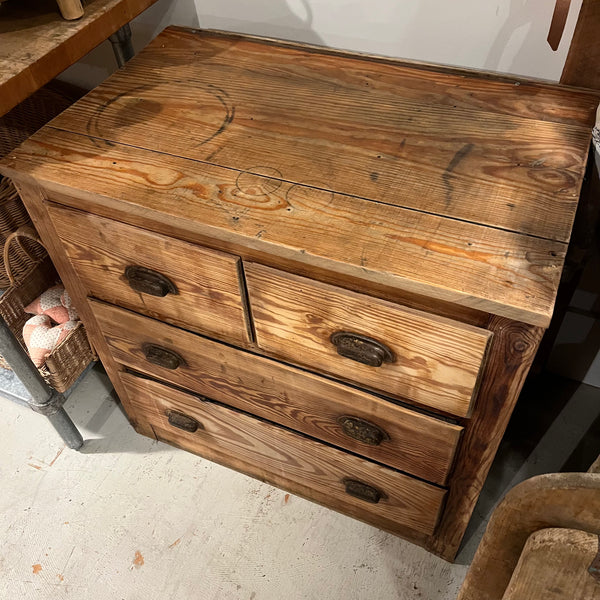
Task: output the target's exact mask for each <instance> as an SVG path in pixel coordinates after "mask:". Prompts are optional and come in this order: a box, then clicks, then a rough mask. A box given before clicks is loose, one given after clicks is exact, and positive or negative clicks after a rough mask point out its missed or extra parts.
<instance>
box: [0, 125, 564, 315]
mask: <svg viewBox="0 0 600 600" xmlns="http://www.w3.org/2000/svg"><path fill="white" fill-rule="evenodd" d="M0 170H2V172H4V173H5V174H7V175H9V176H13V177H17V178H19V177H20V178H24V177H31V176H34V177H35V178H36V180H37V181H39V182H40V183H41V184H42V185H44V187H45V188H46V189H47V193H48V194H49V195H50V197H51V198H54V199H60V201H61V202H69V203H70V204H71V205H74V206H77V207H80V208H82V209H85V210H89V211H91V212H97V213H99V214H102V215H105V216H109V217H111V218H115V219H117V220H125V221H127V222H130V223H136V224H141V223H144V226H146V227H148V228H152V229H154V230H156V231H158V232H161V233H164V234H167V235H175V233H176V232H178V233H177V235H178V236H180V237H183V238H185V239H187V240H188V241H194V242H195V241H199V238H200V239H202V240H203V243H206V242H207V241H208V240H211V239H212V240H214V241H213V243H217V242H220V243H221V244H224V245H227V246H228V248H229V249H230V250H231V251H232V252H235V253H238V251H241V249H242V248H245V249H246V252H247V251H248V250H257V251H259V252H262V253H263V254H264V256H267V257H268V256H270V257H271V260H278V261H280V262H281V263H285V262H287V263H288V264H289V263H293V264H294V265H298V264H304V265H307V266H310V267H311V268H317V269H322V270H324V271H328V272H331V273H336V274H337V276H338V278H339V279H343V278H344V277H353V278H355V279H358V280H363V281H370V282H373V283H375V284H379V285H382V284H383V285H386V286H388V287H390V288H399V289H401V290H404V291H407V292H409V293H414V294H420V295H423V296H428V297H430V298H433V299H438V300H443V301H447V302H454V303H457V304H460V305H463V306H467V307H469V308H474V309H477V310H481V311H486V312H491V313H496V314H499V315H502V316H506V317H508V318H513V319H517V320H521V321H524V322H528V323H533V324H536V325H541V326H545V325H547V324H548V322H549V320H550V316H551V314H552V308H553V303H554V298H555V294H556V289H557V286H558V282H559V279H560V269H561V267H562V264H563V261H564V255H565V251H566V245H565V244H564V243H560V242H551V241H547V240H542V239H538V238H534V237H531V236H526V235H520V234H515V233H509V232H505V231H500V230H498V229H493V228H490V227H483V226H480V225H475V224H471V223H465V222H463V221H457V220H452V219H446V218H443V217H439V216H436V215H430V214H427V213H422V212H418V211H413V210H407V209H403V208H399V207H396V206H391V205H386V204H381V203H377V202H371V201H368V200H364V199H359V198H355V197H350V196H343V195H339V194H333V193H331V192H327V191H324V190H318V189H315V188H308V187H303V186H297V185H295V184H290V183H288V182H279V181H278V180H277V181H275V180H273V179H271V178H269V177H259V176H251V175H249V174H247V173H240V172H238V171H235V170H232V169H225V168H222V167H216V166H213V165H208V164H204V163H198V162H196V161H191V160H182V159H179V158H176V157H172V156H169V155H166V154H159V153H154V152H149V151H146V150H140V149H136V148H128V147H123V146H120V145H111V144H108V143H106V142H102V141H98V140H96V139H93V138H92V139H89V138H88V137H84V136H80V135H75V134H70V133H66V132H61V131H57V130H52V129H47V128H46V129H44V130H42V131H41V132H38V133H37V134H35V135H34V136H33V137H32V138H30V139H29V140H28V141H27V142H25V144H24V145H23V146H21V148H20V149H19V151H18V152H17V153H14V154H11V155H9V156H7V157H6V158H5V159H4V161H3V162H2V164H1V166H0ZM107 178H108V179H107ZM71 185H74V186H76V188H77V189H78V190H85V191H81V192H78V193H77V197H76V198H75V197H73V189H72V188H71V187H70V186H71ZM109 191H110V194H109V193H108V192H109ZM54 193H56V194H57V197H54V196H53V194H54Z"/></svg>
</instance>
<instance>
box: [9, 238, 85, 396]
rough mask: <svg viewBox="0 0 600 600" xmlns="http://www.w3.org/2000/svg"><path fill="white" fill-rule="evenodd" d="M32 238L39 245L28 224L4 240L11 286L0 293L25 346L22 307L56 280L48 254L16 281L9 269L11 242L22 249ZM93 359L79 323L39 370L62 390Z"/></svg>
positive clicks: (14, 329)
mask: <svg viewBox="0 0 600 600" xmlns="http://www.w3.org/2000/svg"><path fill="white" fill-rule="evenodd" d="M25 240H31V241H33V242H36V243H37V244H39V245H41V242H40V239H39V237H38V235H37V233H36V231H35V230H34V229H33V228H31V227H27V226H25V227H21V228H20V229H18V230H17V231H15V232H14V233H12V234H11V235H10V236H9V237H8V239H7V240H6V243H5V244H4V268H5V269H6V271H7V273H8V277H9V280H10V284H11V285H10V287H9V288H8V290H7V291H6V292H5V293H4V294H3V295H2V297H0V316H1V317H2V318H3V319H4V320H5V321H6V324H7V325H8V327H9V328H10V330H11V331H12V332H13V334H14V336H15V337H16V338H17V339H18V340H19V342H20V344H21V346H23V348H25V343H24V341H23V326H24V325H25V321H27V319H29V318H30V317H31V315H29V314H27V313H26V312H25V310H24V309H25V307H26V306H27V305H28V304H29V303H31V302H33V300H35V299H36V298H37V297H38V296H40V295H41V294H42V292H44V291H46V290H47V289H48V288H50V287H52V286H53V285H55V284H56V283H57V282H58V281H59V277H58V274H57V273H56V270H55V268H54V265H53V264H52V262H51V260H50V258H49V257H48V256H46V258H44V259H43V260H37V261H35V257H33V256H31V257H30V258H31V259H32V260H33V261H35V262H34V264H33V265H32V266H31V267H30V268H29V270H28V271H27V272H26V273H24V274H23V275H22V276H21V277H19V280H18V281H16V280H15V277H14V276H13V273H12V264H11V259H10V246H11V245H12V243H13V242H14V243H16V244H18V245H20V246H21V249H22V250H23V251H24V252H27V250H26V249H25V247H24V241H25ZM93 360H96V356H95V355H94V353H93V351H92V348H91V346H90V343H89V341H88V339H87V335H86V332H85V327H84V326H83V323H81V324H80V325H79V326H78V327H76V328H75V329H74V330H73V331H72V332H71V333H70V334H69V335H68V336H67V337H66V338H65V340H64V341H63V342H61V343H60V344H59V345H58V346H57V347H56V348H55V349H54V350H53V351H52V353H51V354H50V356H48V358H47V359H46V363H45V364H44V366H42V367H41V368H40V369H39V371H40V373H41V375H42V377H43V378H44V379H45V380H46V382H47V383H48V384H49V385H50V386H52V387H53V388H54V389H55V390H56V391H57V392H65V391H66V390H67V389H69V388H70V387H71V386H72V385H73V383H75V380H76V379H77V378H78V377H79V375H81V373H82V372H83V371H84V369H85V368H86V367H87V366H88V365H89V364H90V363H91V362H92V361H93Z"/></svg>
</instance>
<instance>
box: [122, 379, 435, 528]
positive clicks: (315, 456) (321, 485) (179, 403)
mask: <svg viewBox="0 0 600 600" xmlns="http://www.w3.org/2000/svg"><path fill="white" fill-rule="evenodd" d="M121 377H122V381H123V383H124V384H125V387H126V388H127V389H128V391H129V392H130V394H131V397H132V399H133V402H134V403H135V404H136V405H137V406H138V407H139V408H140V410H142V411H144V412H145V413H146V414H147V415H148V420H149V422H150V423H151V425H152V428H153V429H154V431H155V433H156V435H157V437H158V438H159V439H160V440H162V441H166V442H168V443H172V444H175V445H176V446H179V447H182V448H184V449H186V450H189V451H191V452H195V453H197V454H200V455H201V456H204V457H205V458H208V459H209V460H214V461H216V462H218V463H221V464H224V465H226V466H228V467H231V468H234V469H236V470H238V471H242V472H243V473H247V474H250V475H252V476H253V477H257V478H258V479H261V480H262V481H267V482H269V483H272V484H273V485H276V486H279V487H282V488H284V489H287V490H289V491H291V492H293V493H294V494H299V495H301V496H304V497H306V498H308V499H311V500H315V501H317V502H319V503H321V504H324V505H326V506H329V507H330V508H333V509H334V510H339V511H340V512H344V513H346V514H349V515H351V516H354V517H356V518H359V519H362V520H364V521H367V522H369V523H372V524H374V525H377V526H379V527H382V528H383V529H388V530H392V531H393V530H394V529H396V530H398V529H400V530H401V531H404V530H405V529H406V528H410V529H412V530H414V531H416V532H420V533H425V534H427V533H431V532H432V531H433V529H434V527H435V524H436V521H437V515H438V513H439V510H440V507H441V503H442V501H443V498H444V495H445V490H443V489H441V488H437V487H434V486H432V485H429V484H427V483H425V482H422V481H419V480H417V479H413V478H411V477H408V476H406V475H402V474H401V473H398V472H397V471H392V470H391V469H386V468H385V467H382V466H380V465H377V464H375V463H371V462H369V461H366V460H363V459H361V458H358V457H357V456H353V455H351V454H346V453H344V452H342V451H340V450H337V449H335V448H331V447H329V446H325V445H323V444H320V443H318V442H313V441H312V440H308V439H307V438H305V437H302V436H299V435H298V434H296V433H293V432H291V431H288V430H286V429H282V428H279V427H276V426H274V425H271V424H269V423H266V422H265V421H259V420H258V419H255V418H253V417H250V416H248V415H245V414H243V413H238V412H235V411H233V410H231V409H228V408H225V407H222V406H219V405H216V404H213V403H211V402H207V401H203V400H202V399H201V398H198V397H194V396H191V395H189V394H185V393H183V392H179V391H177V390H174V389H171V388H168V387H166V386H164V385H161V384H159V383H156V382H154V381H150V380H148V379H141V378H139V377H135V376H133V375H130V374H122V375H121ZM170 411H177V412H180V413H183V414H185V415H186V416H188V417H192V418H194V419H196V420H197V421H198V422H199V424H200V425H199V428H198V430H197V431H196V432H195V433H189V432H185V431H182V430H181V429H177V428H175V427H173V426H172V425H170V424H169V421H168V417H167V415H168V413H169V412H170ZM347 478H349V479H352V480H356V481H360V482H361V483H364V484H367V485H370V486H371V487H374V488H376V489H377V490H380V491H381V492H383V495H382V497H381V499H380V500H379V501H378V502H377V503H370V502H366V501H365V500H362V499H358V498H355V497H353V496H351V495H349V494H347V493H346V491H345V485H344V480H345V479H347Z"/></svg>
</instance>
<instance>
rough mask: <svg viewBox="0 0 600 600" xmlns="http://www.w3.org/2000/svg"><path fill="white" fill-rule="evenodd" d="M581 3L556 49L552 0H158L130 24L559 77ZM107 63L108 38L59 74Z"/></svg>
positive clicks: (86, 78)
mask: <svg viewBox="0 0 600 600" xmlns="http://www.w3.org/2000/svg"><path fill="white" fill-rule="evenodd" d="M580 6H581V0H574V1H573V2H572V6H571V10H570V13H569V18H568V21H567V26H566V30H565V34H564V36H563V39H562V41H561V44H560V47H559V49H558V51H557V52H553V51H552V50H551V49H550V47H549V46H548V44H547V42H546V37H547V35H548V28H549V26H550V20H551V18H552V11H553V8H554V1H553V0H159V1H158V2H157V3H156V4H155V5H154V6H153V7H151V8H150V9H148V10H147V11H146V12H145V13H143V14H142V15H140V16H139V17H138V18H137V19H136V20H135V21H134V23H133V25H132V29H133V31H134V36H135V44H136V47H138V48H140V47H142V46H144V45H145V44H146V43H147V42H148V41H149V40H150V39H152V38H153V37H154V36H155V35H156V34H157V33H158V32H159V31H160V30H162V29H163V28H164V27H166V26H167V25H170V24H174V25H184V26H188V27H202V28H216V29H225V30H230V31H239V32H246V33H253V34H257V35H265V36H270V37H279V38H285V39H290V40H299V41H303V42H310V43H315V44H322V45H326V46H331V47H337V48H346V49H350V50H357V51H361V52H369V53H375V54H384V55H388V56H395V57H402V58H409V59H415V60H423V61H428V62H437V63H444V64H452V65H460V66H466V67H474V68H478V69H487V70H495V71H503V72H508V73H515V74H519V75H526V76H531V77H540V78H544V79H551V80H558V79H559V78H560V73H561V71H562V67H563V64H564V61H565V57H566V53H567V50H568V47H569V43H570V40H571V37H572V35H573V29H574V27H575V22H576V20H577V14H578V12H579V8H580ZM113 69H114V60H113V58H112V54H111V51H110V45H109V44H108V42H106V43H105V44H103V45H102V47H100V48H98V49H96V50H94V51H93V52H91V53H90V54H89V55H88V56H87V57H85V58H84V59H83V60H82V61H80V62H79V63H78V64H77V65H75V66H74V67H72V68H71V69H69V70H68V71H66V72H65V74H64V76H63V78H65V79H67V80H69V81H72V82H74V83H79V84H80V85H84V86H87V87H92V86H94V85H97V84H98V83H99V82H100V81H102V79H104V78H105V77H106V76H107V75H108V74H110V72H111V71H112V70H113Z"/></svg>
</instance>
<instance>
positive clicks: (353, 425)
mask: <svg viewBox="0 0 600 600" xmlns="http://www.w3.org/2000/svg"><path fill="white" fill-rule="evenodd" d="M337 421H338V423H339V424H340V425H341V427H342V431H343V432H344V433H345V434H346V435H347V436H348V437H351V438H353V439H355V440H358V441H359V442H363V443H364V444H369V445H370V446H379V444H381V442H384V441H386V440H389V439H390V436H389V435H388V434H387V433H386V432H385V431H384V430H383V429H381V427H379V426H378V425H375V423H371V422H370V421H366V420H365V419H361V418H360V417H351V416H349V415H342V416H341V417H338V420H337Z"/></svg>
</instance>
